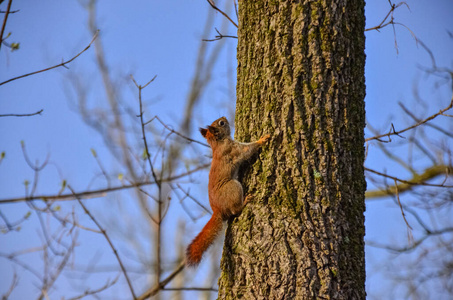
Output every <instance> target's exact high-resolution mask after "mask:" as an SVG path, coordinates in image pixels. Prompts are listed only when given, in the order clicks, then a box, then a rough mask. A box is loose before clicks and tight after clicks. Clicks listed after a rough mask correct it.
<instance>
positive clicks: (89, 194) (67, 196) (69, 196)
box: [0, 163, 211, 204]
mask: <svg viewBox="0 0 453 300" xmlns="http://www.w3.org/2000/svg"><path fill="white" fill-rule="evenodd" d="M210 165H211V164H210V163H209V164H204V165H201V166H199V167H196V168H194V169H192V170H189V171H187V172H185V173H182V174H178V175H175V176H171V177H167V178H164V179H162V180H160V182H171V181H174V180H176V179H180V178H182V177H185V176H187V175H190V174H192V173H195V172H198V171H200V170H202V169H206V168H207V167H209V166H210ZM151 184H156V182H155V181H149V180H146V181H142V182H136V183H131V184H125V185H121V186H116V187H111V188H105V189H98V190H92V191H85V192H80V193H75V194H73V193H69V194H61V195H58V194H54V195H33V196H27V197H19V198H9V199H1V200H0V204H5V203H15V202H25V201H33V200H43V201H50V200H60V201H61V200H74V199H77V198H84V199H85V198H89V197H92V198H97V197H103V196H105V195H106V194H107V193H109V192H114V191H120V190H125V189H130V188H136V187H140V186H144V185H151Z"/></svg>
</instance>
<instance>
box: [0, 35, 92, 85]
mask: <svg viewBox="0 0 453 300" xmlns="http://www.w3.org/2000/svg"><path fill="white" fill-rule="evenodd" d="M98 33H99V30H97V31H96V33H95V34H94V36H93V38H92V39H91V42H90V43H89V44H88V46H86V47H85V49H83V50H82V51H80V52H79V53H78V54H77V55H76V56H74V57H73V58H71V59H69V60H67V61H64V62H62V63H60V64H58V65H55V66H53V67H49V68H46V69H42V70H39V71H35V72H31V73H27V74H24V75H21V76H17V77H14V78H11V79H8V80H6V81H3V82H1V83H0V85H3V84H5V83H8V82H11V81H14V80H17V79H21V78H24V77H27V76H31V75H35V74H39V73H42V72H46V71H49V70H52V69H55V68H58V67H66V65H67V64H69V63H70V62H72V61H73V60H75V59H76V58H77V57H79V56H80V55H82V53H83V52H85V51H87V50H88V49H89V48H90V47H91V44H93V42H94V41H95V40H96V38H97V36H98Z"/></svg>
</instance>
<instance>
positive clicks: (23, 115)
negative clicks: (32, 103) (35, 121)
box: [0, 109, 44, 117]
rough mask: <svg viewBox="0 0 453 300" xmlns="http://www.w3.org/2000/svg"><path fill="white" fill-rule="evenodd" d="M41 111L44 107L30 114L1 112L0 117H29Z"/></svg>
mask: <svg viewBox="0 0 453 300" xmlns="http://www.w3.org/2000/svg"><path fill="white" fill-rule="evenodd" d="M43 111H44V109H41V110H40V111H37V112H35V113H31V114H3V115H0V117H31V116H35V115H40V114H41V113H42V112H43Z"/></svg>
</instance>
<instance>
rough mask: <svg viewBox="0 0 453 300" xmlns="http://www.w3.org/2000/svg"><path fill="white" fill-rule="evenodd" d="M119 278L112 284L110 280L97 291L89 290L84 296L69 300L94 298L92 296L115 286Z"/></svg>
mask: <svg viewBox="0 0 453 300" xmlns="http://www.w3.org/2000/svg"><path fill="white" fill-rule="evenodd" d="M118 278H119V275H118V276H116V277H115V278H114V279H113V280H112V281H111V282H110V279H109V280H108V281H107V282H106V283H105V284H104V285H103V286H102V287H100V288H98V289H95V290H90V289H87V290H86V291H85V292H84V293H83V294H82V295H79V296H76V297H72V298H69V299H68V300H78V299H82V298H84V297H86V296H92V295H95V294H98V293H100V292H102V291H105V290H106V289H108V288H109V287H111V286H113V285H114V284H115V283H116V282H117V281H118Z"/></svg>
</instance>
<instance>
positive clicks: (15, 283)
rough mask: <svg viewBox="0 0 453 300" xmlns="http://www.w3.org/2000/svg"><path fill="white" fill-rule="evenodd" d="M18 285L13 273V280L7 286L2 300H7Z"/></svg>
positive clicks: (15, 275)
mask: <svg viewBox="0 0 453 300" xmlns="http://www.w3.org/2000/svg"><path fill="white" fill-rule="evenodd" d="M18 283H19V279H17V274H16V272H14V275H13V280H12V281H11V285H10V286H9V289H8V291H7V292H6V293H4V294H3V295H2V300H7V299H8V298H9V296H10V295H11V293H12V292H13V291H14V289H15V288H16V286H17V284H18Z"/></svg>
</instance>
